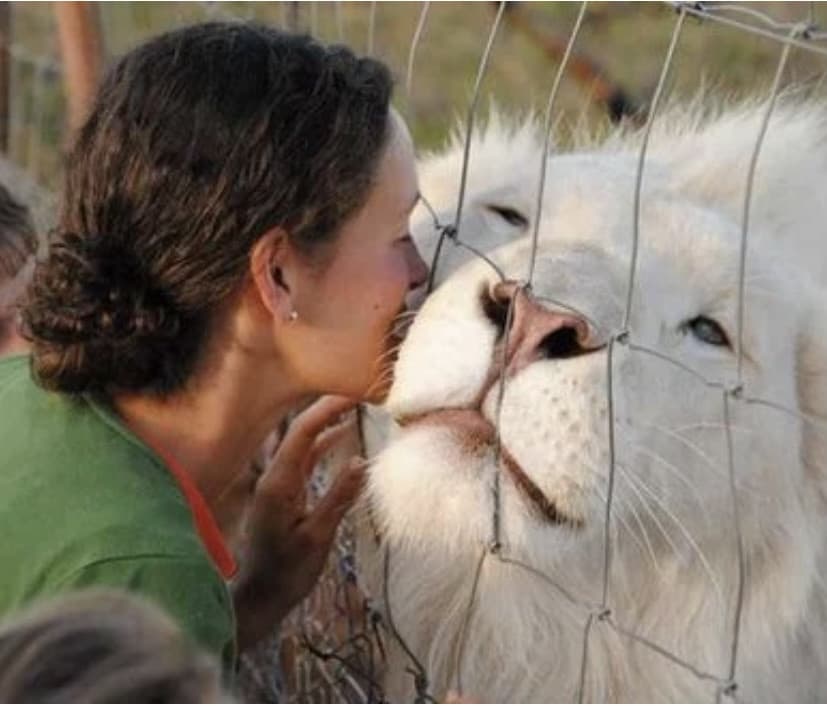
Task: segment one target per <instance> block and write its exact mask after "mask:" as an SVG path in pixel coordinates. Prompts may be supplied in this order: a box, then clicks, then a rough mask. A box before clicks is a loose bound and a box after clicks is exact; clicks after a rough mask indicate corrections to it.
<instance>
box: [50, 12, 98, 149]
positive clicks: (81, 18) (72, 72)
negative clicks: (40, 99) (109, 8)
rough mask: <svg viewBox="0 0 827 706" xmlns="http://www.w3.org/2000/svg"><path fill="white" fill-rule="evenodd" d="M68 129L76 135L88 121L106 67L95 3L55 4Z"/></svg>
mask: <svg viewBox="0 0 827 706" xmlns="http://www.w3.org/2000/svg"><path fill="white" fill-rule="evenodd" d="M54 9H55V16H56V19H57V29H58V36H59V39H60V53H61V56H62V58H63V67H64V79H63V80H64V90H65V91H66V101H67V104H68V127H69V131H70V134H71V133H74V132H75V130H77V129H78V128H79V127H80V126H81V125H82V124H83V121H84V120H85V118H86V114H87V111H88V110H89V107H90V105H91V102H92V98H93V97H94V95H95V90H96V89H97V87H98V82H99V81H100V77H101V71H102V68H103V36H102V34H101V27H100V19H99V17H98V8H97V7H96V5H95V3H93V2H56V3H54Z"/></svg>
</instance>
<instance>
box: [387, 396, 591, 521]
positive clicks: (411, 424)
mask: <svg viewBox="0 0 827 706" xmlns="http://www.w3.org/2000/svg"><path fill="white" fill-rule="evenodd" d="M396 423H397V424H398V425H399V426H400V427H401V428H403V429H406V428H407V429H410V428H415V427H420V426H432V427H438V428H443V429H448V430H449V431H450V432H451V434H452V435H453V436H454V438H455V439H456V440H457V441H458V442H459V446H460V448H461V449H462V450H463V451H464V452H466V453H468V454H475V455H476V454H479V453H480V452H482V451H489V450H493V451H494V454H495V456H497V457H498V459H499V466H500V468H501V469H502V470H504V471H505V472H506V473H507V474H508V476H509V478H510V479H511V481H512V482H513V483H514V485H515V486H516V487H517V489H518V491H519V492H520V495H521V496H522V498H523V501H524V502H525V504H526V506H527V507H528V509H529V511H530V512H531V513H532V514H533V515H534V516H535V517H536V518H537V519H538V520H540V521H541V522H544V523H546V524H551V525H565V526H568V527H580V526H581V525H582V524H583V523H582V520H581V519H579V518H575V517H571V516H568V515H566V514H565V513H563V512H561V511H560V509H559V508H558V506H557V505H556V504H555V502H554V501H553V500H551V499H550V498H549V497H548V496H547V495H546V494H545V493H544V492H543V491H542V490H541V489H540V488H539V487H538V486H537V484H536V483H534V481H532V480H531V478H530V477H529V475H528V474H527V473H526V472H525V470H524V469H523V468H522V467H521V466H520V464H519V463H518V462H517V460H516V459H515V458H514V456H513V455H512V454H511V453H510V452H509V451H508V449H507V448H506V447H505V445H504V444H503V443H502V440H501V439H499V438H498V435H497V430H496V428H495V426H494V425H493V424H492V423H491V422H490V421H489V420H488V419H486V418H485V417H484V416H483V415H482V413H480V412H479V411H477V410H472V409H437V410H432V411H429V412H424V413H421V414H417V415H412V416H408V417H401V418H399V419H397V420H396Z"/></svg>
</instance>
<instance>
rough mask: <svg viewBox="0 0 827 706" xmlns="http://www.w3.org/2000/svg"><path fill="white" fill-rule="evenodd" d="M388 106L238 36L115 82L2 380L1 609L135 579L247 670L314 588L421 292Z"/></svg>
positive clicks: (353, 60)
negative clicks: (335, 450)
mask: <svg viewBox="0 0 827 706" xmlns="http://www.w3.org/2000/svg"><path fill="white" fill-rule="evenodd" d="M390 94H391V80H390V78H389V74H388V71H387V69H386V68H385V67H384V66H383V65H382V64H380V63H379V62H376V61H374V60H371V59H359V58H357V57H355V56H354V55H353V54H352V53H351V52H350V51H348V50H347V49H344V48H341V47H334V48H325V47H323V46H321V45H320V44H318V43H316V42H315V41H313V40H312V39H310V38H308V37H298V36H291V35H287V34H283V33H281V32H278V31H276V30H273V29H268V28H264V27H259V26H251V25H241V24H221V23H211V24H205V25H201V26H195V27H190V28H186V29H182V30H179V31H175V32H171V33H169V34H166V35H163V36H161V37H158V38H156V39H153V40H151V41H149V42H148V43H147V44H145V45H143V46H140V47H138V48H137V49H135V50H134V51H132V52H131V53H129V54H128V55H127V56H126V57H124V58H123V59H122V60H121V61H120V62H119V63H118V64H117V65H116V66H115V67H114V68H113V69H112V71H111V72H110V73H109V75H108V77H107V78H106V79H105V81H104V83H103V85H102V86H101V88H100V90H99V92H98V95H97V98H96V101H95V103H94V105H93V107H92V110H91V114H90V116H89V118H88V120H87V122H86V124H85V125H84V126H83V127H82V129H81V130H80V132H79V135H78V137H77V141H76V144H75V146H74V148H73V150H72V152H71V154H70V156H69V159H68V162H67V170H66V171H67V173H66V184H65V189H64V194H63V205H62V213H61V219H60V225H59V228H58V230H57V232H56V234H55V235H54V237H53V238H52V241H51V243H50V247H49V252H48V255H47V257H46V258H45V260H44V261H43V262H41V263H39V264H38V266H37V268H36V271H35V276H34V280H33V282H32V285H31V287H30V290H29V293H28V298H27V303H26V305H25V308H24V312H23V319H24V325H25V329H26V331H27V335H28V337H29V339H30V341H31V344H32V354H31V358H30V359H28V358H26V359H24V358H15V359H9V360H7V361H3V362H0V404H2V408H3V409H4V410H14V414H9V413H6V414H4V415H3V417H2V419H1V420H0V449H2V461H0V534H1V535H2V536H3V537H4V541H3V542H2V543H0V564H2V566H3V572H4V579H3V582H2V585H0V614H3V613H8V612H10V611H12V610H14V609H16V608H18V607H20V606H22V605H24V604H26V603H28V602H29V601H30V600H32V599H33V598H35V597H37V596H39V595H43V594H49V593H60V592H63V591H67V590H70V589H75V588H78V587H82V586H87V585H101V584H103V585H110V586H121V587H127V588H130V589H132V590H135V591H138V592H140V593H143V594H145V595H148V596H151V597H152V598H154V599H156V600H157V601H158V602H159V603H160V604H161V605H162V606H163V607H165V608H166V609H167V610H168V611H169V612H170V613H171V614H172V615H173V616H175V617H176V618H177V619H178V620H179V621H180V622H181V624H182V625H183V626H184V627H185V629H186V630H187V631H188V632H189V633H190V634H191V635H192V636H194V637H195V638H197V639H198V640H199V641H200V642H201V643H202V644H203V645H204V646H206V647H207V648H209V649H211V650H212V651H213V652H215V653H219V654H221V655H222V656H223V659H224V660H225V665H228V666H229V665H230V664H232V662H233V655H234V654H235V650H236V647H237V646H238V647H242V648H243V647H245V646H247V645H249V644H251V643H252V642H254V641H255V640H256V639H258V638H259V637H261V636H263V635H265V634H267V633H268V631H270V630H272V628H273V627H274V625H275V624H276V623H277V622H278V621H279V620H280V618H281V617H282V616H283V615H284V614H285V613H286V612H287V611H288V610H289V609H290V608H291V607H292V606H293V605H294V604H295V603H296V602H297V601H298V600H299V599H300V598H301V597H302V596H304V595H305V594H306V592H307V591H309V589H310V588H311V587H312V585H313V583H314V581H315V580H316V577H317V575H318V572H319V571H320V569H321V566H322V564H323V562H324V560H325V558H326V556H327V552H328V548H329V546H330V543H331V541H332V538H333V534H334V532H335V530H336V526H337V525H338V523H339V521H340V520H341V518H342V516H343V515H344V513H345V512H346V510H347V509H348V507H349V506H350V504H351V503H352V501H353V499H354V497H355V496H356V494H357V493H358V490H359V487H360V484H361V478H362V468H361V466H360V465H359V464H358V463H357V464H351V465H350V466H349V467H348V468H346V469H344V470H343V471H342V472H341V473H340V474H339V476H338V477H337V479H336V481H335V482H334V484H333V486H332V488H331V489H330V491H329V493H328V494H327V495H326V496H325V497H324V498H323V499H322V500H321V502H320V504H319V505H318V507H317V508H316V509H315V510H314V511H313V512H312V513H311V514H309V515H308V514H306V513H305V508H304V484H305V480H306V478H307V475H308V473H309V472H310V469H311V468H312V466H313V464H314V463H315V461H316V460H317V459H318V457H319V455H320V454H321V453H322V452H323V451H324V449H325V448H326V447H327V446H328V445H329V443H330V439H331V434H332V435H333V436H335V435H336V434H337V433H338V431H339V430H340V429H341V428H342V426H341V425H340V426H339V427H337V428H335V429H334V431H333V432H325V433H322V432H323V430H325V429H326V428H327V427H328V426H329V425H330V424H331V423H332V422H334V421H336V420H338V419H339V418H340V417H341V415H342V414H343V413H344V412H346V411H347V410H348V409H350V407H351V406H352V404H353V402H351V400H371V401H377V400H381V399H382V398H383V396H384V395H385V393H386V390H387V388H388V387H389V384H390V373H389V371H390V368H391V364H392V358H393V351H394V349H395V348H396V346H397V344H398V343H399V341H398V338H397V336H396V334H395V332H394V324H395V321H396V318H397V316H398V315H399V314H400V313H401V312H402V311H404V308H405V307H404V300H405V297H406V295H407V293H408V292H409V290H412V289H414V288H416V287H418V286H419V285H420V284H422V283H423V282H424V280H425V278H426V275H427V271H426V267H425V266H424V263H423V262H422V260H421V259H420V257H419V255H418V253H417V251H416V249H415V247H414V245H413V243H412V241H411V239H410V237H409V235H408V231H407V222H408V216H409V213H410V211H411V209H412V208H413V206H414V203H415V201H416V199H417V183H416V174H415V168H414V159H413V151H412V146H411V142H410V138H409V136H408V134H407V131H406V129H405V126H404V124H403V123H402V121H401V120H400V119H399V117H398V116H397V115H396V114H395V113H393V111H392V110H391V109H390V108H389V101H390ZM321 393H333V394H335V395H338V396H337V397H332V398H327V399H323V400H322V401H321V402H318V403H317V404H315V405H314V406H311V407H310V408H309V409H308V410H307V411H306V412H304V413H303V414H302V415H301V416H300V417H299V418H298V419H297V420H296V421H295V423H294V424H293V425H292V426H291V431H290V433H289V434H288V436H287V438H286V439H285V440H284V441H283V443H282V445H281V446H280V448H279V451H278V453H277V455H276V457H275V459H274V460H273V462H272V464H271V466H270V467H269V469H267V470H266V471H265V473H264V474H263V476H262V477H261V478H260V479H258V482H257V483H256V484H255V490H254V493H253V495H252V499H251V500H249V503H247V502H246V498H247V496H248V495H249V491H250V487H251V486H252V484H253V483H254V482H255V480H256V479H254V478H251V477H249V475H247V474H248V471H247V469H248V468H249V460H250V459H251V458H252V457H253V455H254V453H255V451H256V449H257V447H258V446H259V445H260V444H261V442H262V440H263V439H264V438H265V437H266V436H267V434H268V432H269V431H270V430H272V429H273V428H274V427H275V426H276V425H277V424H278V423H279V421H280V420H281V419H282V418H283V417H284V415H285V414H286V413H288V412H289V411H290V410H293V409H295V408H296V407H297V406H299V405H302V404H304V403H306V401H308V400H311V399H312V398H314V397H316V396H318V395H319V394H321ZM247 505H249V507H248V518H247V524H246V537H247V542H246V546H245V550H244V552H243V556H241V557H234V556H233V555H232V554H231V553H230V552H229V550H228V548H227V544H226V541H225V535H226V530H227V528H230V527H232V526H233V525H234V524H235V523H236V522H237V521H238V519H239V516H240V514H241V512H242V510H244V508H245V506H247ZM236 559H238V564H239V568H238V570H237V571H236ZM230 579H232V596H231V595H230V592H229V591H228V588H227V584H226V583H225V582H227V581H229V580H230ZM236 638H237V640H236Z"/></svg>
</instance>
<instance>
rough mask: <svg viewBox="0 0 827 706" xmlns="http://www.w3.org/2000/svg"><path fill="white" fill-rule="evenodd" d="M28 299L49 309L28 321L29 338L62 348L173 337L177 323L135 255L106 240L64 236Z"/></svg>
mask: <svg viewBox="0 0 827 706" xmlns="http://www.w3.org/2000/svg"><path fill="white" fill-rule="evenodd" d="M32 295H33V296H35V297H37V298H38V299H41V300H42V299H43V298H44V297H49V298H50V299H52V302H51V306H50V307H46V308H43V309H41V312H42V315H41V316H39V317H33V318H32V317H30V319H32V320H30V321H29V322H28V323H29V327H30V328H31V331H32V333H33V334H34V335H35V336H36V337H38V338H42V339H47V340H49V339H51V340H54V341H55V342H60V343H81V342H90V341H95V340H96V339H103V340H105V341H108V342H110V343H112V344H117V343H118V342H124V343H127V342H128V341H129V340H130V339H133V338H135V337H139V338H147V337H152V338H155V337H158V336H161V337H164V338H170V337H174V336H176V335H177V334H178V333H179V330H180V321H179V318H178V316H177V315H176V314H175V312H174V309H173V307H172V306H171V302H169V300H168V297H167V296H165V295H164V294H163V293H162V292H161V291H160V290H159V288H158V287H156V286H153V284H152V282H151V280H150V277H149V276H148V274H147V272H146V271H145V269H144V268H143V267H142V265H141V263H140V261H139V260H138V258H137V257H135V256H134V254H133V253H131V252H129V251H128V250H127V249H126V248H124V247H122V246H120V244H119V243H117V242H116V241H114V240H113V239H111V238H107V237H106V236H94V237H90V236H81V235H78V234H76V233H63V234H62V235H61V236H60V237H59V238H58V239H56V240H55V241H54V242H53V243H52V245H51V247H50V249H49V254H48V257H47V261H46V263H45V266H43V267H38V268H37V269H36V271H35V279H34V282H33V284H32Z"/></svg>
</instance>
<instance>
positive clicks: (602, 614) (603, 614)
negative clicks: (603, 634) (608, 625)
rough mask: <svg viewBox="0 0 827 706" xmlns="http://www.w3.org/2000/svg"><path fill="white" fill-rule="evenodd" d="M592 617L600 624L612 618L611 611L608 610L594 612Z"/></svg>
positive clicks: (602, 609)
mask: <svg viewBox="0 0 827 706" xmlns="http://www.w3.org/2000/svg"><path fill="white" fill-rule="evenodd" d="M594 617H595V618H597V619H598V620H599V621H600V622H601V623H602V622H605V621H606V620H608V619H609V618H611V617H612V611H611V609H610V608H599V609H598V610H597V611H596V612H595V614H594Z"/></svg>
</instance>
